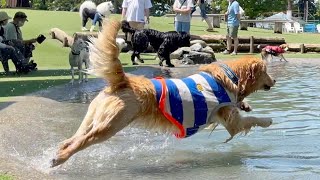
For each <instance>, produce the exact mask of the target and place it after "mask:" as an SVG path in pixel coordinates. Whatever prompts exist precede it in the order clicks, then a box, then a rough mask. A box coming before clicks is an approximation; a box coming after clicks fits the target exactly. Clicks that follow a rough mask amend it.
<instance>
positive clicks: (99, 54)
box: [88, 20, 126, 87]
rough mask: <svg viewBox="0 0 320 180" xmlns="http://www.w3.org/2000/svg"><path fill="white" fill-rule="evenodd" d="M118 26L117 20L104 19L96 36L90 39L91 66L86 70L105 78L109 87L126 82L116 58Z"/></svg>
mask: <svg viewBox="0 0 320 180" xmlns="http://www.w3.org/2000/svg"><path fill="white" fill-rule="evenodd" d="M120 26H121V24H120V22H119V21H116V20H107V21H105V22H104V24H103V28H102V32H101V33H100V34H99V36H98V38H97V39H91V42H92V43H90V63H91V68H90V69H89V70H88V72H89V73H90V74H94V75H96V76H98V77H101V78H103V79H105V80H106V81H107V82H108V83H109V85H110V87H115V86H119V85H120V84H124V83H126V80H125V79H126V76H125V73H124V71H123V68H122V64H121V62H120V60H119V59H118V56H119V53H120V52H119V48H118V46H117V43H116V37H117V34H118V31H119V29H120Z"/></svg>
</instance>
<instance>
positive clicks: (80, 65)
mask: <svg viewBox="0 0 320 180" xmlns="http://www.w3.org/2000/svg"><path fill="white" fill-rule="evenodd" d="M78 70H79V84H80V83H82V80H83V72H82V62H81V61H80V63H79V65H78Z"/></svg>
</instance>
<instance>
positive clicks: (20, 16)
mask: <svg viewBox="0 0 320 180" xmlns="http://www.w3.org/2000/svg"><path fill="white" fill-rule="evenodd" d="M26 21H28V19H27V15H26V14H25V13H24V12H21V11H19V12H17V13H16V14H15V15H14V17H13V21H12V22H11V23H8V24H7V26H6V31H5V37H6V39H7V40H13V39H14V40H20V41H22V42H23V43H24V44H32V43H36V42H37V39H36V38H34V39H30V40H23V38H22V32H21V29H20V28H21V27H22V26H23V25H24V23H25V22H26Z"/></svg>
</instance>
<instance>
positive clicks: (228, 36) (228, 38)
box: [223, 26, 232, 54]
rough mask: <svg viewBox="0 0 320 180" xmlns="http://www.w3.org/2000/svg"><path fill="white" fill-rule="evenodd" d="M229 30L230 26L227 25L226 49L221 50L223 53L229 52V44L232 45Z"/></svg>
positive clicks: (230, 29)
mask: <svg viewBox="0 0 320 180" xmlns="http://www.w3.org/2000/svg"><path fill="white" fill-rule="evenodd" d="M231 31H232V27H231V26H227V36H226V38H227V49H226V50H224V51H223V54H230V51H231V45H232V39H231Z"/></svg>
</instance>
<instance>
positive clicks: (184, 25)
mask: <svg viewBox="0 0 320 180" xmlns="http://www.w3.org/2000/svg"><path fill="white" fill-rule="evenodd" d="M181 29H182V32H186V33H188V34H190V22H181Z"/></svg>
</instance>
